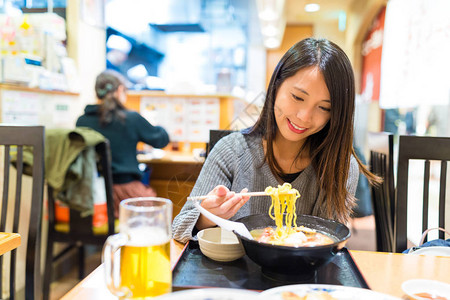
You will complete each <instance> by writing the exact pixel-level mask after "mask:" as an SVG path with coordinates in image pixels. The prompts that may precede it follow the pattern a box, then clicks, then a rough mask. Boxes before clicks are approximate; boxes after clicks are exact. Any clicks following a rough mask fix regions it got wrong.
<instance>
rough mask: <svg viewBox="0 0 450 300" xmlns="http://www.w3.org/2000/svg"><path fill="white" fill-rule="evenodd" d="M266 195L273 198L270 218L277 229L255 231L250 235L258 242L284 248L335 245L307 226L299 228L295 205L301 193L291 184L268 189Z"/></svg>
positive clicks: (329, 239) (331, 240)
mask: <svg viewBox="0 0 450 300" xmlns="http://www.w3.org/2000/svg"><path fill="white" fill-rule="evenodd" d="M265 192H266V194H268V195H270V197H271V198H272V205H271V206H270V208H269V216H270V217H271V218H272V219H273V220H275V225H276V227H275V228H272V227H267V228H264V229H255V230H252V231H251V232H250V233H251V234H252V236H253V237H254V238H255V240H257V241H258V242H262V243H269V244H273V245H284V246H296V247H298V246H310V247H311V246H319V245H327V244H332V243H334V241H333V239H332V238H330V237H329V236H327V235H325V234H323V233H320V232H317V231H316V230H314V229H310V228H308V227H305V226H300V227H297V214H296V212H295V209H296V207H295V203H296V201H297V199H298V198H300V193H299V192H298V191H297V190H296V189H293V188H292V186H291V185H290V184H289V183H284V184H283V185H281V186H280V185H279V186H278V188H274V187H271V186H269V187H267V188H266V190H265Z"/></svg>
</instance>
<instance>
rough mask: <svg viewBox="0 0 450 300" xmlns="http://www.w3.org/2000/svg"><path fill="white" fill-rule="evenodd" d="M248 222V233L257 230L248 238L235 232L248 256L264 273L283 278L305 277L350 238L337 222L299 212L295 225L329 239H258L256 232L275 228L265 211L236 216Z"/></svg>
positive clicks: (298, 278)
mask: <svg viewBox="0 0 450 300" xmlns="http://www.w3.org/2000/svg"><path fill="white" fill-rule="evenodd" d="M237 221H239V222H242V223H244V224H245V226H247V228H248V230H249V231H250V233H252V232H253V234H256V236H255V237H256V238H257V239H254V240H250V239H248V238H246V237H243V236H241V235H239V234H238V233H236V232H235V234H236V236H237V237H238V238H239V240H240V241H241V243H242V245H243V246H244V249H245V253H246V254H247V256H248V257H249V258H250V259H251V260H252V261H254V262H255V263H256V264H258V265H260V266H261V269H262V272H263V274H264V275H266V276H268V277H270V278H273V279H279V280H283V281H299V280H300V281H301V280H308V279H310V278H311V277H313V276H314V274H315V271H316V270H317V269H318V268H319V267H321V266H323V265H325V264H327V263H329V262H330V261H331V260H332V259H333V257H334V256H335V255H336V253H337V252H338V251H339V250H340V249H342V248H343V247H344V246H345V244H346V242H347V240H348V239H349V238H350V229H349V228H348V227H347V226H345V225H344V224H341V223H339V222H336V221H333V220H328V219H324V218H320V217H315V216H310V215H298V216H297V222H296V223H297V227H301V226H304V227H306V228H308V229H310V230H313V231H314V232H317V233H320V234H322V235H324V236H325V237H327V238H329V239H330V240H331V243H326V244H322V245H303V246H300V245H298V244H295V243H294V244H289V243H288V244H285V245H277V244H273V243H270V242H264V241H261V242H259V241H258V237H257V234H258V233H260V232H261V231H262V232H264V230H266V228H268V227H271V228H276V226H275V222H274V220H273V219H272V218H271V217H270V216H269V215H268V214H257V215H250V216H247V217H243V218H241V219H239V220H237Z"/></svg>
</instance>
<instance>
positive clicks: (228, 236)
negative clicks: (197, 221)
mask: <svg viewBox="0 0 450 300" xmlns="http://www.w3.org/2000/svg"><path fill="white" fill-rule="evenodd" d="M197 237H198V243H199V245H200V251H202V253H203V254H204V255H205V256H207V257H209V258H210V259H212V260H216V261H233V260H236V259H238V258H241V257H242V256H244V255H245V251H244V247H242V244H241V243H240V242H239V240H238V238H237V237H236V235H235V234H234V233H232V232H231V231H228V230H225V229H222V228H220V227H214V228H207V229H203V230H201V231H200V232H199V233H197Z"/></svg>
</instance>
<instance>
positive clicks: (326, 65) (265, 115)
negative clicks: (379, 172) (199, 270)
mask: <svg viewBox="0 0 450 300" xmlns="http://www.w3.org/2000/svg"><path fill="white" fill-rule="evenodd" d="M354 100H355V86H354V76H353V71H352V67H351V64H350V61H349V59H348V57H347V56H346V55H345V53H344V52H343V51H342V50H341V49H340V48H339V47H338V46H337V45H336V44H334V43H332V42H330V41H328V40H325V39H314V38H308V39H305V40H302V41H300V42H298V43H297V44H295V45H294V46H293V47H292V48H291V49H289V50H288V51H287V52H286V54H285V55H284V56H283V57H282V58H281V60H280V62H279V63H278V65H277V67H276V69H275V71H274V73H273V75H272V78H271V80H270V83H269V88H268V91H267V95H266V100H265V104H264V107H263V109H262V112H261V115H260V117H259V119H258V121H257V122H256V124H255V125H254V126H253V127H252V128H250V129H249V130H245V131H243V132H239V133H233V134H230V135H228V136H226V137H225V138H222V139H221V140H220V141H219V142H218V143H217V144H216V145H215V146H214V148H213V150H212V151H211V153H210V154H209V156H208V159H207V160H206V161H205V164H204V167H203V168H202V171H201V173H200V175H199V178H198V180H197V182H196V184H195V186H194V188H193V190H192V193H191V195H192V196H197V195H204V194H208V195H211V197H209V198H207V199H205V200H203V201H202V203H201V205H202V206H203V207H204V208H206V209H207V210H209V211H210V212H212V213H214V214H216V215H218V216H220V217H223V218H226V219H229V218H231V219H238V218H241V217H243V216H247V215H252V214H258V213H268V211H269V207H270V205H271V201H270V198H268V197H259V198H256V197H255V198H254V199H252V200H251V201H248V200H249V199H248V197H242V196H239V195H235V193H234V192H231V191H244V192H245V191H246V189H247V188H248V190H250V191H252V192H256V191H264V190H265V188H266V187H267V186H273V187H277V186H278V185H279V184H282V183H283V182H290V183H291V185H292V187H293V188H295V189H297V190H298V191H299V192H300V195H301V197H300V198H299V199H298V200H297V203H296V212H297V214H308V215H315V216H319V217H324V218H328V219H334V220H337V221H341V222H346V221H347V220H348V219H349V217H350V215H351V212H352V208H353V207H354V205H355V198H354V195H355V191H356V186H357V183H358V176H359V170H360V171H361V172H362V173H364V175H366V176H367V177H368V179H369V180H370V181H371V182H377V181H378V180H379V179H378V178H377V177H376V176H374V175H373V174H371V173H370V172H369V171H368V170H367V169H366V168H365V167H364V166H363V165H362V163H361V162H360V161H359V160H358V159H357V157H356V156H355V154H354V150H353V146H352V141H353V115H354V102H355V101H354ZM358 169H359V170H358ZM211 226H214V224H213V223H212V222H210V221H209V220H208V219H206V218H205V217H204V216H202V215H199V212H198V210H196V209H195V208H194V206H193V205H192V203H190V202H187V203H186V204H185V206H184V207H183V209H182V210H181V212H180V214H179V215H178V216H177V217H176V218H175V219H174V222H173V234H174V238H175V239H177V240H179V241H181V242H186V241H187V240H189V239H191V238H192V235H193V234H195V232H196V231H197V230H201V229H204V228H207V227H211Z"/></svg>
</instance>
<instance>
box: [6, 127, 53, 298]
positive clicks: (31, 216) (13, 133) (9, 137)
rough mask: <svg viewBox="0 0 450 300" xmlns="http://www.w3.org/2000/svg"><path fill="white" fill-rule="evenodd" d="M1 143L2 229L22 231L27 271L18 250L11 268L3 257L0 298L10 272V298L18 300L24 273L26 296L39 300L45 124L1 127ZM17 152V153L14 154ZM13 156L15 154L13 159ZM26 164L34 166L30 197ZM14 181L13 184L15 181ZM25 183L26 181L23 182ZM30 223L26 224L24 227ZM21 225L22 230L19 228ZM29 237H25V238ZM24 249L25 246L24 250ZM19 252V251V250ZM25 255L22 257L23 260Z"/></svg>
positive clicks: (13, 255) (13, 253)
mask: <svg viewBox="0 0 450 300" xmlns="http://www.w3.org/2000/svg"><path fill="white" fill-rule="evenodd" d="M0 145H2V146H4V147H2V148H3V150H4V161H3V162H4V164H3V166H2V167H3V170H2V172H3V192H2V193H3V194H2V210H1V217H0V231H1V232H5V231H6V230H8V231H10V230H11V231H12V232H16V233H20V234H21V236H22V243H21V244H22V246H19V248H20V247H26V250H25V256H26V257H25V270H20V268H18V261H19V259H18V257H17V256H18V255H17V249H14V250H12V251H11V255H10V256H9V261H10V268H9V270H7V268H6V267H7V264H6V261H5V260H4V258H5V255H2V256H0V270H1V272H2V274H1V275H2V276H1V277H0V297H1V296H2V292H3V289H2V284H3V282H1V281H2V277H3V274H4V273H7V272H9V276H6V277H9V278H10V282H9V299H15V298H17V297H19V296H18V293H21V292H22V291H19V289H21V287H20V286H19V284H16V280H17V277H19V276H20V277H23V276H25V299H40V298H41V296H42V287H41V281H40V278H41V275H40V271H41V268H40V266H41V265H40V261H41V260H40V248H41V236H40V233H41V222H42V203H43V190H44V127H43V126H0ZM14 146H15V147H14ZM27 147H32V150H31V148H30V149H29V150H30V151H32V152H30V153H29V154H31V153H32V155H31V156H26V154H25V155H24V153H25V152H26V151H24V149H25V150H26V148H27ZM14 152H16V153H14ZM12 156H14V157H13V158H12ZM12 160H14V161H15V163H13V165H14V166H15V169H16V173H17V175H16V178H10V165H11V161H12ZM27 164H31V165H28V167H29V168H30V169H31V170H29V171H30V172H31V192H30V194H31V195H30V197H28V196H27V195H26V194H28V193H26V192H25V191H26V189H27V188H28V187H29V186H28V184H27V183H26V181H27V180H28V179H25V178H26V176H23V175H24V174H27ZM12 182H15V183H14V186H13V184H12ZM24 182H25V184H24ZM27 222H28V225H27V226H23V225H25V224H26V223H27ZM19 224H21V225H20V226H19ZM19 227H20V228H21V229H22V230H23V229H24V230H23V231H22V232H20V231H19ZM25 237H26V238H25ZM21 251H22V249H21ZM19 252H20V251H19ZM23 259H24V258H22V260H23Z"/></svg>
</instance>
